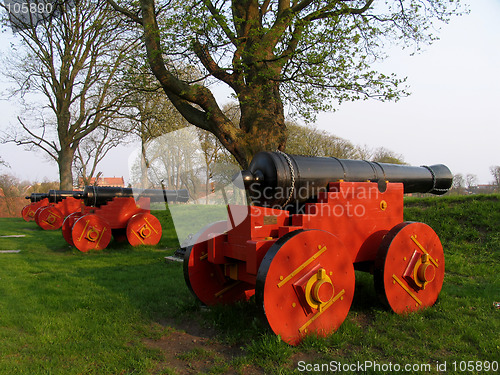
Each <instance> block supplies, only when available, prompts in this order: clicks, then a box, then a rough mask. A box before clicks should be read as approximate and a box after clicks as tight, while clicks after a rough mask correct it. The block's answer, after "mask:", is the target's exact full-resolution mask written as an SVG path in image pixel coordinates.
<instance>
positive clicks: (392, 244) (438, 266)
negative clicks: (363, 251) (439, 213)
mask: <svg viewBox="0 0 500 375" xmlns="http://www.w3.org/2000/svg"><path fill="white" fill-rule="evenodd" d="M443 279H444V253H443V246H442V245H441V241H440V240H439V238H438V236H437V234H436V232H434V230H433V229H432V228H431V227H429V226H428V225H427V224H424V223H416V222H404V223H401V224H398V225H396V226H395V227H394V228H392V229H391V230H390V231H389V233H387V235H386V236H385V237H384V239H383V241H382V243H381V244H380V248H379V251H378V254H377V258H376V260H375V272H374V282H375V288H376V291H377V294H378V295H379V296H380V298H381V300H382V302H383V303H385V304H386V305H388V306H389V307H390V308H391V309H392V310H393V311H394V312H396V313H398V314H403V313H407V312H411V311H416V310H420V309H423V308H425V307H429V306H432V305H433V304H434V303H435V302H436V300H437V298H438V295H439V293H440V291H441V287H442V285H443Z"/></svg>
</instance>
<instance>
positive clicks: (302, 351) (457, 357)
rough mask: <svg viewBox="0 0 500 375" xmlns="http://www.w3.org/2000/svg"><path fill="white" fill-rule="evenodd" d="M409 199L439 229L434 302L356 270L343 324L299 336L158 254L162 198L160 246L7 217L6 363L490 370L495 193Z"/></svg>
mask: <svg viewBox="0 0 500 375" xmlns="http://www.w3.org/2000/svg"><path fill="white" fill-rule="evenodd" d="M405 205H406V213H405V219H406V220H415V221H423V222H425V223H427V224H429V225H430V226H431V227H433V229H434V230H435V231H436V232H437V233H438V235H439V236H440V238H441V240H442V242H443V246H444V249H445V256H446V270H447V271H446V277H445V281H444V286H443V290H442V292H441V295H440V298H439V300H438V303H437V304H436V305H435V306H433V307H432V308H430V309H428V310H426V311H423V312H421V313H417V314H411V315H408V316H398V315H395V314H393V313H391V312H389V311H386V310H384V309H383V307H382V305H381V304H380V303H379V302H378V300H377V298H376V296H375V292H374V290H373V280H372V277H371V275H369V274H363V273H357V274H356V277H357V280H356V293H355V296H354V302H353V306H352V308H351V311H350V312H349V315H348V317H347V319H346V321H345V322H344V324H343V325H342V326H341V327H340V329H339V331H337V332H336V333H334V334H332V335H331V336H330V337H327V338H315V337H309V338H307V339H306V340H305V341H304V342H303V343H302V344H301V345H300V346H298V347H290V346H288V345H286V344H284V343H283V342H281V341H279V339H277V338H276V337H275V336H274V335H273V334H271V333H269V332H267V331H266V329H265V326H264V324H263V323H262V322H261V321H260V319H259V317H258V311H257V308H256V307H255V306H254V305H253V304H252V303H245V304H238V305H236V306H229V307H217V308H214V309H206V308H202V307H200V306H199V305H198V304H197V303H196V301H195V299H194V297H193V296H192V295H191V294H190V292H189V290H188V289H187V287H186V285H185V282H184V278H183V274H182V264H181V263H168V262H165V260H164V257H165V256H166V255H170V254H172V253H173V252H174V250H175V249H176V247H177V246H178V243H177V239H176V236H175V233H174V231H173V230H172V223H171V221H170V219H169V216H168V213H167V212H165V211H162V212H156V214H157V215H158V216H161V218H160V219H161V221H162V223H163V225H164V236H163V238H162V241H161V242H160V244H159V245H158V246H156V247H139V248H132V247H130V246H128V245H126V244H116V243H113V242H112V243H111V244H110V246H109V247H108V248H107V249H105V250H103V251H100V252H93V253H86V254H84V253H80V252H79V251H77V250H76V249H74V248H70V247H69V246H68V245H67V244H66V242H65V241H64V239H63V238H62V235H61V233H60V231H56V232H44V231H42V230H40V229H39V228H38V227H37V226H36V224H34V223H33V222H31V223H26V222H24V221H23V220H22V219H12V218H9V219H0V236H5V235H24V237H9V238H0V250H21V251H20V252H19V253H0V374H30V375H32V374H198V373H212V374H293V373H313V374H320V373H329V371H330V370H333V367H334V366H335V365H337V366H338V365H339V363H340V364H341V365H352V364H358V363H359V364H360V365H362V366H364V367H362V368H361V370H362V371H355V372H350V371H345V370H344V371H342V373H366V374H384V373H390V372H391V371H387V369H388V366H390V365H391V366H393V367H392V368H393V369H394V366H395V365H400V366H401V367H403V366H405V365H406V364H409V365H411V367H410V368H409V370H410V371H403V369H402V370H401V372H396V371H393V372H392V373H415V374H431V373H432V374H437V373H441V372H440V371H438V370H442V369H444V367H443V366H444V365H446V370H447V373H457V374H464V373H481V374H484V373H495V372H494V371H492V369H491V368H490V371H484V370H486V366H488V363H490V364H491V362H493V361H499V360H500V339H499V332H500V309H498V308H496V307H494V302H500V196H499V195H487V196H486V195H485V196H468V197H440V198H429V199H417V198H409V199H407V200H406V204H405ZM365 361H369V362H365ZM469 361H473V362H469ZM313 364H317V365H323V368H322V369H323V370H324V371H314V370H316V369H318V370H320V369H319V368H318V367H316V368H315V367H314V366H313ZM370 364H371V365H372V366H375V368H370V367H369V366H370ZM365 365H368V366H365ZM377 366H379V367H377ZM438 366H441V367H438ZM471 366H472V367H471ZM351 368H352V367H351ZM356 369H357V370H359V369H360V368H359V367H356ZM463 369H465V371H461V370H463ZM470 369H473V370H474V371H468V370H470ZM306 370H311V371H306ZM330 373H333V371H330Z"/></svg>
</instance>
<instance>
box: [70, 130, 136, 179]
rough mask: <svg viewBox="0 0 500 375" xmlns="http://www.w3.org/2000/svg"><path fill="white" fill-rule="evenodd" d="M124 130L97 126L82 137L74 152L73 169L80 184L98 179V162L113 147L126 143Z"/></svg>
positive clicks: (99, 173)
mask: <svg viewBox="0 0 500 375" xmlns="http://www.w3.org/2000/svg"><path fill="white" fill-rule="evenodd" d="M126 135H127V133H126V132H122V131H118V130H113V129H110V128H109V127H99V128H97V129H96V130H94V131H93V132H92V133H91V134H89V135H88V136H87V137H85V138H83V139H82V140H81V141H80V143H79V145H78V148H77V149H76V152H75V158H74V160H73V170H74V171H75V175H76V176H75V177H76V179H77V180H78V181H79V180H80V179H81V181H82V185H84V186H85V185H90V182H91V180H92V178H95V180H97V179H98V176H99V175H101V174H102V172H100V171H99V170H98V165H99V163H100V162H101V161H102V160H103V159H104V158H105V157H106V155H107V154H108V152H109V151H111V150H112V149H113V148H115V147H117V146H119V145H123V144H125V143H126V140H125V138H126Z"/></svg>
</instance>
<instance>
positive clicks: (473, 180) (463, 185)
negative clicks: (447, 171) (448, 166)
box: [452, 165, 500, 194]
mask: <svg viewBox="0 0 500 375" xmlns="http://www.w3.org/2000/svg"><path fill="white" fill-rule="evenodd" d="M490 172H491V175H492V176H493V181H491V183H490V184H489V185H478V180H477V176H476V175H475V174H471V173H468V174H466V175H465V176H464V175H462V174H460V173H459V174H456V175H454V176H453V186H452V193H455V194H475V193H493V192H500V166H499V165H493V166H491V167H490Z"/></svg>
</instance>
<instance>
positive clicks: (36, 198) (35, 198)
mask: <svg viewBox="0 0 500 375" xmlns="http://www.w3.org/2000/svg"><path fill="white" fill-rule="evenodd" d="M48 197H49V194H48V193H31V195H28V196H27V197H24V198H26V199H29V200H30V202H31V203H35V202H40V201H41V200H42V199H45V198H48Z"/></svg>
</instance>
